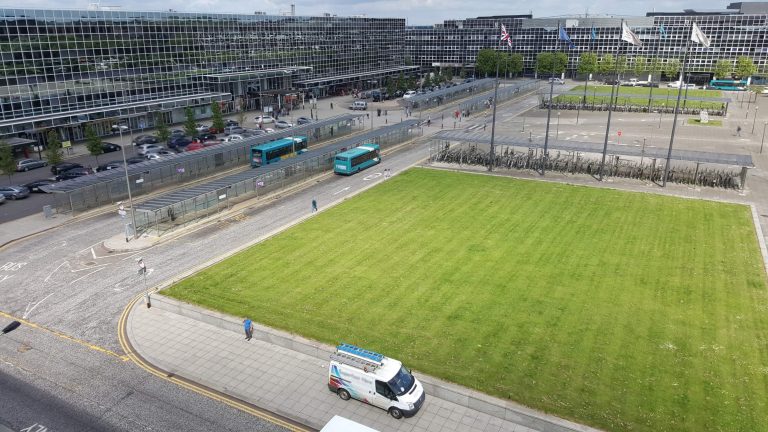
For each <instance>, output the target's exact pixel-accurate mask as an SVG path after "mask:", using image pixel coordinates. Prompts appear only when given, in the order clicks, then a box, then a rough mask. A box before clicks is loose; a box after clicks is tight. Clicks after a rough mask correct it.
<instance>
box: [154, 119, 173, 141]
mask: <svg viewBox="0 0 768 432" xmlns="http://www.w3.org/2000/svg"><path fill="white" fill-rule="evenodd" d="M155 135H156V136H157V139H158V140H160V142H163V143H164V142H168V140H169V139H170V138H171V131H169V130H168V124H167V123H166V122H165V116H164V115H163V113H157V114H156V115H155Z"/></svg>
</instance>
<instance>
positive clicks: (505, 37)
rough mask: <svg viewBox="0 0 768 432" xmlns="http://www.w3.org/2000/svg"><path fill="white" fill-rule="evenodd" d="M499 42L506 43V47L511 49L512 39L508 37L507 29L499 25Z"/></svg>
mask: <svg viewBox="0 0 768 432" xmlns="http://www.w3.org/2000/svg"><path fill="white" fill-rule="evenodd" d="M501 40H503V41H507V45H509V47H510V48H512V38H511V37H510V36H509V32H508V31H507V27H506V26H505V25H504V24H502V25H501Z"/></svg>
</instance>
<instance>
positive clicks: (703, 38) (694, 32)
mask: <svg viewBox="0 0 768 432" xmlns="http://www.w3.org/2000/svg"><path fill="white" fill-rule="evenodd" d="M692 24H693V26H692V28H691V40H692V41H694V42H696V43H700V44H702V45H704V46H705V47H707V48H709V45H710V42H709V38H708V37H707V35H705V34H704V32H702V31H701V29H700V28H699V26H697V25H696V23H692Z"/></svg>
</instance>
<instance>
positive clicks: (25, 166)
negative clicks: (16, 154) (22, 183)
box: [16, 159, 48, 171]
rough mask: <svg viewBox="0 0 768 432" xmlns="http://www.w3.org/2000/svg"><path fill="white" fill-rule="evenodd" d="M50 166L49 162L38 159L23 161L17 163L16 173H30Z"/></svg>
mask: <svg viewBox="0 0 768 432" xmlns="http://www.w3.org/2000/svg"><path fill="white" fill-rule="evenodd" d="M46 165H48V162H46V161H43V160H37V159H22V160H20V161H18V162H16V171H29V170H31V169H35V168H41V167H44V166H46Z"/></svg>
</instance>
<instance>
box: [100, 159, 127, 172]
mask: <svg viewBox="0 0 768 432" xmlns="http://www.w3.org/2000/svg"><path fill="white" fill-rule="evenodd" d="M122 166H123V161H112V162H107V163H105V164H101V165H99V166H97V167H96V172H102V171H109V170H113V169H117V168H122Z"/></svg>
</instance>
